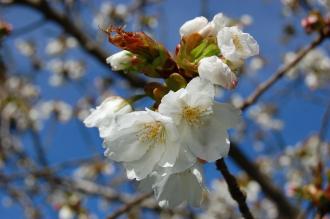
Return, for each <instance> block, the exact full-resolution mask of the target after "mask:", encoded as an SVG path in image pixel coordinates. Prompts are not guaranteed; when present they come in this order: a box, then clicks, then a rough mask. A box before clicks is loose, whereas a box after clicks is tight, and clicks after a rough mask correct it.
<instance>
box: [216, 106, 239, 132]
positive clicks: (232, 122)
mask: <svg viewBox="0 0 330 219" xmlns="http://www.w3.org/2000/svg"><path fill="white" fill-rule="evenodd" d="M213 112H214V115H215V118H216V120H218V121H219V123H221V125H222V126H223V127H224V128H226V129H229V128H235V127H236V126H237V125H238V124H239V123H241V122H242V117H241V111H240V110H239V109H237V108H236V107H234V106H233V105H231V104H227V103H215V104H214V105H213Z"/></svg>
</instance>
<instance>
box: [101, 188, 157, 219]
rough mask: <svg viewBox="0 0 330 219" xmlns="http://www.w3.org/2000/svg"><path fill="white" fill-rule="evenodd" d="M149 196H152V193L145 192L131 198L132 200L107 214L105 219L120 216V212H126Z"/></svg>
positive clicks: (114, 218)
mask: <svg viewBox="0 0 330 219" xmlns="http://www.w3.org/2000/svg"><path fill="white" fill-rule="evenodd" d="M151 196H152V193H147V194H144V195H141V196H139V197H137V198H135V199H133V201H130V202H128V203H126V204H125V205H124V206H122V207H121V208H119V209H118V210H117V211H115V212H114V213H112V214H111V215H110V216H108V217H107V219H116V218H117V217H119V216H121V215H122V214H125V213H126V212H128V211H129V210H131V209H132V208H134V207H135V206H137V205H139V204H140V203H141V202H143V201H144V200H146V199H148V198H150V197H151Z"/></svg>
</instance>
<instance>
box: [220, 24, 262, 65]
mask: <svg viewBox="0 0 330 219" xmlns="http://www.w3.org/2000/svg"><path fill="white" fill-rule="evenodd" d="M217 41H218V46H219V48H220V50H221V54H222V55H223V56H224V57H225V58H226V59H228V60H229V61H231V62H233V63H238V62H241V61H242V60H243V59H246V58H248V57H251V56H254V55H257V54H259V45H258V43H257V41H256V40H255V39H254V38H253V37H252V36H251V35H250V34H248V33H243V32H242V30H240V29H239V28H238V27H235V26H234V27H224V28H222V29H221V30H220V31H219V32H218V35H217Z"/></svg>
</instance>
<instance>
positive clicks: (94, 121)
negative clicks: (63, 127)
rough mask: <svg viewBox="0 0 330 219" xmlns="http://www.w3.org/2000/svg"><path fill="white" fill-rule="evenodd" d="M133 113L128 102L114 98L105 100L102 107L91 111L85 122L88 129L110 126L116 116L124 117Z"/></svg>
mask: <svg viewBox="0 0 330 219" xmlns="http://www.w3.org/2000/svg"><path fill="white" fill-rule="evenodd" d="M131 111H132V107H131V106H130V105H129V104H128V102H127V101H126V100H124V99H123V98H121V97H118V96H114V97H109V98H107V99H105V100H104V101H103V102H102V103H101V105H100V106H97V107H96V109H94V110H92V111H91V114H90V115H89V116H88V117H87V118H86V119H85V120H84V123H85V125H86V126H87V127H98V128H100V127H102V126H108V125H110V124H111V123H112V120H113V119H114V117H115V116H116V115H122V114H125V113H129V112H131Z"/></svg>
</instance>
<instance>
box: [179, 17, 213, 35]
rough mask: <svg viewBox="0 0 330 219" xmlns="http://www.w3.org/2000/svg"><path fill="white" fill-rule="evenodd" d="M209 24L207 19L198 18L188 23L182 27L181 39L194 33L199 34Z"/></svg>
mask: <svg viewBox="0 0 330 219" xmlns="http://www.w3.org/2000/svg"><path fill="white" fill-rule="evenodd" d="M207 23H208V20H207V19H206V18H205V17H196V18H194V19H192V20H189V21H186V22H185V23H184V24H183V25H182V26H181V27H180V35H181V37H183V36H187V35H190V34H192V33H197V32H199V31H200V30H201V29H203V28H204V27H205V26H206V25H207Z"/></svg>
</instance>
